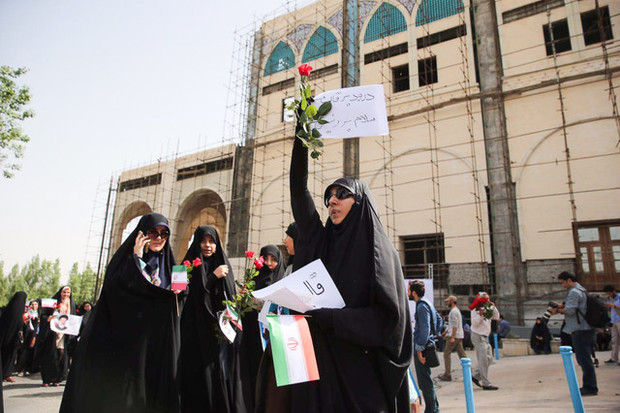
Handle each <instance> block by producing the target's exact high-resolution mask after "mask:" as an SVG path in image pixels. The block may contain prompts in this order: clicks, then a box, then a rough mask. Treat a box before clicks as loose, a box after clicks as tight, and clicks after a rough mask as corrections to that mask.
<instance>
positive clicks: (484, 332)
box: [470, 292, 499, 390]
mask: <svg viewBox="0 0 620 413" xmlns="http://www.w3.org/2000/svg"><path fill="white" fill-rule="evenodd" d="M478 297H479V298H484V297H487V298H488V297H489V294H487V293H485V292H481V293H478ZM470 308H471V307H470ZM491 308H492V309H493V316H492V317H491V318H485V317H484V316H483V315H482V312H483V309H472V311H471V342H472V344H473V345H474V349H475V350H476V358H477V359H478V367H477V368H476V369H474V371H473V374H472V378H471V379H472V381H473V382H474V384H476V385H477V386H480V387H482V389H483V390H497V389H498V387H497V386H494V385H492V384H491V382H490V381H489V366H490V365H491V363H492V362H493V353H492V350H491V345H490V344H489V334H490V333H491V320H499V311H498V310H497V308H496V307H495V304H493V303H492V302H491Z"/></svg>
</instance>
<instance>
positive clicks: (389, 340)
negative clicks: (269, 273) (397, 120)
mask: <svg viewBox="0 0 620 413" xmlns="http://www.w3.org/2000/svg"><path fill="white" fill-rule="evenodd" d="M290 176H291V206H292V210H293V215H294V217H295V222H297V226H298V230H299V231H298V232H299V237H298V239H297V240H296V245H295V247H296V250H295V263H294V268H293V269H294V270H296V269H299V268H300V267H302V266H304V265H306V264H308V263H310V262H312V261H314V260H316V259H318V258H320V259H321V260H322V261H323V263H324V264H325V266H326V268H327V270H328V271H329V273H330V275H331V277H332V279H333V281H334V283H335V284H336V286H337V287H338V290H339V291H340V293H341V295H342V297H343V299H344V301H345V303H346V306H345V308H343V309H333V310H331V309H324V310H319V311H318V312H317V313H316V314H315V315H316V317H312V318H314V319H315V320H312V319H311V320H310V324H311V325H310V330H311V334H312V338H313V342H314V347H315V354H316V357H317V363H318V367H319V371H320V372H321V380H319V381H316V382H310V383H305V384H300V385H295V386H291V391H290V396H291V408H292V409H294V410H295V412H297V413H306V412H312V413H314V412H321V411H350V412H360V411H377V410H388V411H395V410H396V395H397V394H398V393H399V391H400V390H401V388H404V387H405V386H406V382H404V383H405V385H404V386H402V384H403V379H404V378H405V374H406V372H407V368H408V367H409V365H410V363H411V358H412V354H413V342H412V341H413V340H412V333H411V322H410V314H409V307H408V300H407V294H406V291H405V283H404V276H403V272H402V267H401V263H400V259H399V256H398V253H397V252H396V250H395V248H394V246H393V245H392V243H391V242H390V240H389V238H388V236H387V234H386V233H385V231H384V229H383V225H382V224H381V222H380V220H379V215H378V213H377V208H376V206H375V204H374V201H373V199H372V196H371V194H370V190H369V189H368V187H367V185H366V184H364V183H363V182H361V181H359V180H357V179H354V178H341V179H338V180H337V181H335V182H334V183H333V184H332V185H330V186H329V187H328V188H327V189H326V193H327V194H329V191H330V190H331V189H332V188H333V187H334V186H339V187H343V188H345V189H347V190H348V191H349V192H350V193H351V194H352V196H353V198H354V201H355V202H354V204H353V206H352V208H351V210H350V211H349V213H348V214H347V216H346V217H345V218H344V220H343V221H342V222H341V223H340V224H338V225H334V223H333V222H332V221H331V219H330V218H328V220H327V222H326V224H325V225H323V223H322V222H321V219H320V216H319V214H318V212H317V211H316V207H315V205H314V201H313V199H312V197H311V195H310V193H309V191H308V188H307V180H308V150H307V149H306V148H305V147H303V145H302V144H301V141H299V140H297V139H295V143H294V145H293V156H292V158H291V174H290ZM400 399H401V395H400V394H399V401H400Z"/></svg>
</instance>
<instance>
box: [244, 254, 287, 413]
mask: <svg viewBox="0 0 620 413" xmlns="http://www.w3.org/2000/svg"><path fill="white" fill-rule="evenodd" d="M260 256H261V257H263V258H264V259H265V264H264V266H263V267H262V268H261V269H259V270H258V275H257V276H256V277H255V278H254V283H255V284H254V289H255V290H260V289H262V288H265V287H268V286H270V285H271V284H273V283H274V282H276V281H279V280H281V279H282V278H283V277H284V272H285V271H286V265H285V263H284V260H283V259H282V253H281V252H280V249H279V248H278V247H276V246H275V245H271V244H269V245H265V246H264V247H263V248H261V250H260ZM261 307H262V301H260V300H256V299H255V303H254V310H252V311H250V312H248V313H246V314H245V315H244V316H243V319H242V320H241V321H242V325H243V332H242V333H241V334H238V339H237V341H236V343H235V346H236V358H235V367H236V370H237V371H238V372H239V376H240V377H241V386H242V388H243V403H244V405H245V412H247V413H251V412H254V410H255V394H256V379H257V374H258V367H259V365H260V361H261V358H262V357H263V345H262V342H261V331H260V327H259V325H258V312H259V311H260V310H261ZM237 366H238V368H237Z"/></svg>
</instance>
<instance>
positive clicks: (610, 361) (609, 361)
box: [605, 359, 615, 364]
mask: <svg viewBox="0 0 620 413" xmlns="http://www.w3.org/2000/svg"><path fill="white" fill-rule="evenodd" d="M614 363H615V361H613V360H612V359H609V360H607V361H606V362H605V364H614Z"/></svg>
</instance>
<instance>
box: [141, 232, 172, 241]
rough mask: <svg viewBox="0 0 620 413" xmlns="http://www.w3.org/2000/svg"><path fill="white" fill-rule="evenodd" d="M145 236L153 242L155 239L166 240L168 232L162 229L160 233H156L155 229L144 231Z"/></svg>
mask: <svg viewBox="0 0 620 413" xmlns="http://www.w3.org/2000/svg"><path fill="white" fill-rule="evenodd" d="M146 236H147V237H149V238H150V239H153V240H154V239H157V238H161V239H168V237H169V236H170V231H168V230H167V229H164V230H162V231H161V232H158V231H157V230H156V229H150V230H148V231H146Z"/></svg>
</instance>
